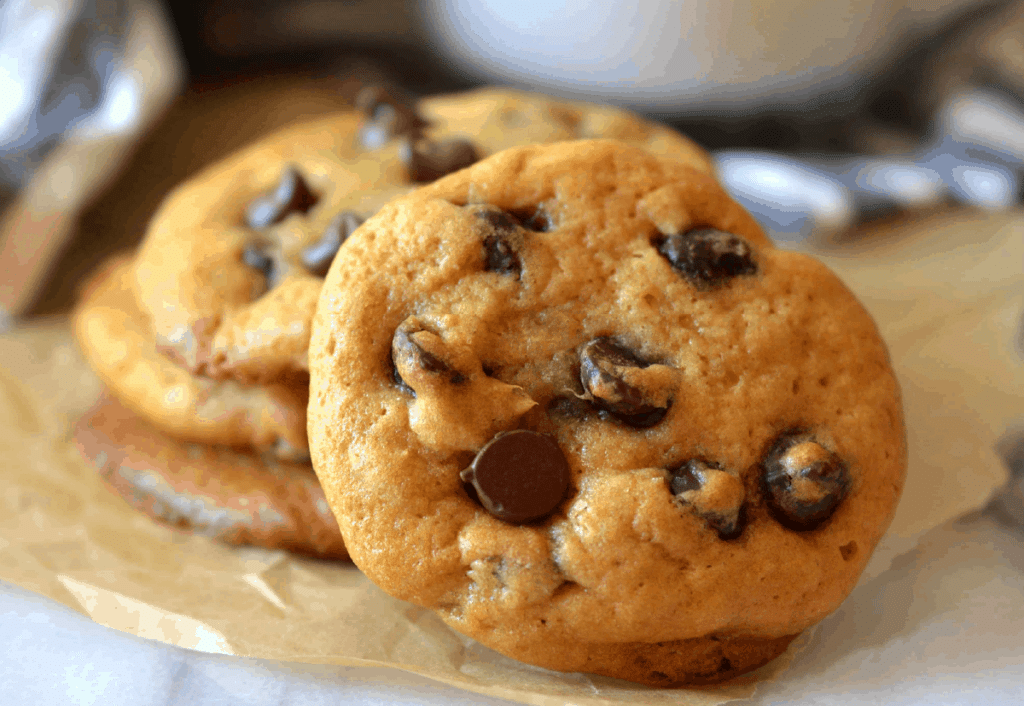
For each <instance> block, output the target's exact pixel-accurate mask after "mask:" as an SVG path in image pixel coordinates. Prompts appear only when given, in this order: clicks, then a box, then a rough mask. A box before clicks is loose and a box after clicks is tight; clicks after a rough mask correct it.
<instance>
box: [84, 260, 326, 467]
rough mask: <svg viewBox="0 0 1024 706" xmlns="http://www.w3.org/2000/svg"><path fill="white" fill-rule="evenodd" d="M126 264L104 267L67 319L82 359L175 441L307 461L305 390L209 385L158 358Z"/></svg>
mask: <svg viewBox="0 0 1024 706" xmlns="http://www.w3.org/2000/svg"><path fill="white" fill-rule="evenodd" d="M131 267H132V260H131V259H130V258H129V257H126V256H122V257H119V258H115V259H114V260H112V261H110V262H108V263H107V264H106V265H105V266H104V267H103V268H102V270H101V271H100V272H98V273H96V274H95V275H94V276H93V277H92V279H91V281H90V282H89V283H88V284H87V286H86V287H85V288H84V289H83V291H82V294H81V297H80V299H79V303H78V306H77V308H76V309H75V312H74V316H73V325H74V331H75V337H76V339H77V340H78V343H79V347H80V348H81V349H82V353H83V354H84V356H85V359H86V361H87V362H88V363H89V366H90V367H91V368H92V369H93V371H95V372H96V374H97V375H98V376H99V378H100V379H101V380H102V381H103V382H104V383H105V384H106V385H107V387H108V388H110V390H112V391H113V393H114V395H115V396H116V397H117V398H118V399H120V400H122V401H123V402H124V403H125V404H126V405H127V406H128V407H129V408H130V409H131V410H132V411H133V412H135V413H136V414H139V415H141V416H143V417H144V418H145V419H147V420H148V421H150V422H151V423H152V424H153V425H154V426H156V427H157V428H159V429H160V430H162V431H164V432H166V433H167V434H169V435H171V436H172V437H174V438H176V439H181V440H185V441H195V442H202V443H208V444H225V445H231V446H249V445H255V446H261V447H271V448H275V449H276V450H277V452H278V455H279V456H281V457H283V458H291V459H293V460H303V459H306V458H308V456H307V451H306V449H307V443H306V429H305V421H306V417H305V414H304V410H305V405H306V403H307V399H308V388H307V387H305V386H300V385H287V384H281V383H277V384H273V385H264V386H259V387H257V386H245V385H242V384H240V383H238V382H236V381H234V380H213V379H210V378H206V377H203V376H198V375H193V374H191V373H190V372H189V371H188V370H186V369H185V368H183V367H182V366H180V365H177V364H176V363H175V362H174V361H172V360H171V359H170V358H168V357H167V356H165V355H162V354H161V353H160V351H158V350H157V347H156V337H155V335H154V333H153V327H152V323H151V321H150V319H149V317H148V316H147V315H146V313H145V312H143V311H142V310H141V308H140V307H139V305H138V303H137V301H136V298H135V290H134V287H133V284H134V277H133V272H132V269H131Z"/></svg>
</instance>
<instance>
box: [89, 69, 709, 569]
mask: <svg viewBox="0 0 1024 706" xmlns="http://www.w3.org/2000/svg"><path fill="white" fill-rule="evenodd" d="M359 104H360V105H359V108H360V110H356V111H351V112H347V113H341V114H337V115H332V116H329V117H326V118H320V119H317V120H313V121H310V122H306V123H302V124H299V125H295V126H292V127H289V128H286V129H284V130H281V131H279V132H277V133H275V134H273V135H271V136H269V137H267V138H266V139H264V140H262V141H261V142H259V143H257V144H255V145H253V146H252V147H251V148H248V149H246V150H243V151H242V152H240V153H238V154H236V155H234V156H232V157H230V158H228V159H226V160H223V161H221V162H219V163H217V164H215V165H213V166H211V167H209V168H207V169H205V170H204V171H203V172H201V173H200V174H199V175H197V176H196V177H195V178H193V179H192V180H190V181H189V182H187V183H185V184H183V185H182V186H180V187H179V188H178V189H176V190H175V191H174V192H173V193H172V194H170V196H169V197H168V198H167V200H166V201H165V202H164V204H163V206H162V207H161V209H160V210H159V211H158V213H157V214H156V216H155V217H154V219H153V221H152V223H151V225H150V227H149V229H148V232H147V233H146V236H145V239H144V241H143V243H142V244H141V246H140V248H139V250H138V252H137V253H135V254H134V256H132V257H130V258H127V257H126V258H123V259H120V260H117V261H115V262H112V263H109V264H108V266H107V267H105V268H104V270H103V271H102V272H100V273H98V274H97V276H96V277H95V278H94V280H93V281H92V282H91V283H90V285H89V286H88V287H87V288H86V289H85V292H84V295H83V298H82V301H81V303H80V305H79V307H78V308H77V310H76V313H75V317H74V323H75V331H76V335H77V338H78V340H79V342H80V344H81V348H82V350H83V351H84V353H85V356H86V358H87V360H88V362H89V363H90V365H91V366H92V368H93V369H94V370H95V371H96V372H97V374H98V375H99V376H100V378H101V379H102V380H103V381H104V383H105V384H106V385H107V387H108V389H109V395H108V397H107V398H105V399H104V400H103V401H101V402H100V404H98V405H97V407H96V408H95V409H94V410H93V411H92V412H91V413H90V414H89V415H87V416H86V417H85V418H83V419H82V420H81V422H80V423H79V424H78V427H77V430H76V438H77V440H78V443H79V446H80V448H81V449H82V450H83V452H84V453H85V455H86V456H87V457H88V458H89V459H90V460H92V461H94V462H95V463H96V464H97V465H98V466H99V468H100V469H101V472H102V473H103V475H104V478H106V480H107V481H108V482H109V483H110V484H111V485H112V487H114V488H115V489H116V490H117V491H118V492H119V493H120V494H121V495H122V496H123V497H125V499H126V500H128V501H129V502H131V503H132V504H134V505H135V506H137V507H139V508H140V509H142V510H144V511H146V512H148V513H150V514H151V515H153V516H154V517H156V518H157V519H160V520H162V521H165V522H168V523H171V524H173V525H176V526H179V527H182V528H187V529H191V530H193V531H198V532H202V533H205V534H209V535H211V536H214V537H217V538H219V539H221V540H224V541H228V542H234V543H254V544H260V545H264V546H271V547H283V548H287V549H291V550H294V551H299V552H304V553H309V554H313V555H317V556H324V557H343V556H345V555H346V549H345V545H344V542H343V541H342V538H341V535H340V534H339V531H338V527H337V523H336V522H335V519H334V517H333V515H332V513H331V510H330V508H328V506H327V504H326V502H325V501H324V497H323V493H322V490H321V489H320V485H319V484H318V482H317V480H316V477H315V476H314V474H313V470H312V468H311V466H310V463H309V450H308V441H307V436H306V407H307V402H308V398H309V364H308V360H309V356H308V343H309V339H310V333H311V321H312V317H313V311H314V308H315V306H316V302H317V299H318V297H319V294H320V288H321V285H322V282H323V279H322V278H323V275H324V273H325V272H326V271H327V269H328V267H329V266H330V264H331V262H332V260H333V258H334V256H335V253H336V252H338V250H339V248H342V245H343V243H345V241H346V238H347V237H348V236H349V235H350V234H351V232H352V231H353V230H355V229H356V228H357V226H358V225H359V224H360V223H361V222H362V221H363V220H364V219H365V218H366V217H367V216H369V215H371V214H372V213H374V212H375V211H376V210H378V209H379V208H380V207H381V206H383V205H384V204H385V203H387V202H389V201H390V200H391V199H393V198H394V197H396V196H400V195H402V194H405V193H407V192H409V191H411V190H413V189H415V188H416V187H417V186H419V185H421V184H424V183H427V182H429V181H432V180H434V179H437V178H438V177H440V176H442V175H444V174H446V173H448V172H452V171H456V170H458V169H461V168H463V167H466V166H469V165H470V164H472V163H474V162H475V161H477V160H478V159H480V158H482V157H486V156H487V155H489V154H492V153H495V152H498V151H500V150H503V149H505V148H508V147H511V146H514V145H522V144H529V143H535V142H552V141H558V140H567V139H579V138H589V137H613V138H616V139H621V140H624V141H627V142H631V143H634V144H637V145H640V146H642V147H643V148H644V149H646V150H649V151H651V152H657V153H665V154H675V155H679V156H680V158H683V159H686V160H689V161H690V163H691V164H693V165H695V166H696V168H697V169H699V170H701V171H703V172H706V173H710V171H711V167H710V164H709V162H708V160H707V158H706V156H705V155H704V154H703V152H702V151H701V150H700V149H699V148H698V147H696V146H695V145H694V144H693V143H692V142H690V141H689V140H687V139H685V138H683V137H681V136H680V135H678V134H676V133H674V132H673V131H671V130H669V129H667V128H664V127H661V126H657V125H654V124H651V123H648V122H645V121H643V120H641V119H639V118H637V117H636V116H633V115H631V114H629V113H626V112H624V111H621V110H617V109H614V108H608V107H602V106H593V105H589V104H582V103H572V102H564V101H556V100H552V99H548V98H545V97H542V96H536V95H531V94H524V93H516V92H511V91H498V90H481V91H474V92H470V93H466V94H462V95H457V96H447V97H438V98H431V99H427V100H423V101H421V102H419V103H418V104H417V105H415V106H413V105H411V104H410V103H409V102H407V101H404V100H401V99H398V98H396V97H395V96H394V95H391V94H388V93H387V92H384V91H380V90H374V89H368V90H366V91H364V92H363V94H361V96H360V100H359ZM186 148H191V147H190V146H186ZM371 266H372V265H371Z"/></svg>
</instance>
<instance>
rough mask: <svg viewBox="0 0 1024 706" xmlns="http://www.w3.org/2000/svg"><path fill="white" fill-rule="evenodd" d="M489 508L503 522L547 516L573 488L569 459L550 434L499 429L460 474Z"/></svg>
mask: <svg viewBox="0 0 1024 706" xmlns="http://www.w3.org/2000/svg"><path fill="white" fill-rule="evenodd" d="M461 478H462V480H463V481H465V482H467V483H470V484H472V487H473V489H474V490H475V491H476V495H477V499H478V500H479V501H480V504H481V505H483V506H484V509H486V510H487V511H488V512H489V513H491V514H492V515H494V516H495V517H497V518H498V519H499V520H504V521H505V522H514V523H525V522H530V521H531V520H537V519H540V518H542V517H546V516H547V515H549V514H551V512H552V511H553V510H554V509H555V508H556V507H558V505H559V503H561V502H562V498H563V497H565V491H566V490H567V489H568V487H569V463H568V462H567V461H566V459H565V455H564V454H563V453H562V450H561V449H560V448H558V444H557V443H556V442H555V440H554V439H552V438H551V437H550V436H545V435H544V434H538V433H537V432H534V431H527V430H524V429H519V430H516V431H508V432H501V433H499V434H497V435H496V436H495V437H494V438H493V439H491V440H490V441H489V442H487V444H486V445H485V446H484V447H483V448H482V449H480V451H479V452H478V453H477V455H476V458H475V459H473V463H472V465H470V467H469V468H467V469H465V470H464V471H462V473H461Z"/></svg>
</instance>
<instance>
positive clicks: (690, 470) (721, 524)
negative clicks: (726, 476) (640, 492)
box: [669, 458, 743, 539]
mask: <svg viewBox="0 0 1024 706" xmlns="http://www.w3.org/2000/svg"><path fill="white" fill-rule="evenodd" d="M713 473H723V471H722V470H721V466H719V465H718V464H717V463H714V462H711V461H705V460H703V459H699V458H694V459H690V460H689V461H686V462H685V463H683V464H682V465H681V466H679V467H678V468H674V469H672V470H670V471H669V488H670V489H671V491H672V494H673V495H675V496H676V497H677V498H680V500H681V501H682V502H684V503H686V502H687V501H686V500H685V499H684V498H682V497H681V496H682V495H683V493H687V492H691V491H694V492H695V493H698V494H699V493H701V492H702V491H705V489H706V487H707V485H708V483H709V476H710V475H711V474H713ZM733 482H734V483H735V484H736V486H737V487H739V485H740V483H739V481H738V480H737V481H733ZM687 504H689V503H687ZM694 505H695V507H694V509H695V510H697V514H698V515H700V517H701V518H702V519H703V520H704V521H705V522H707V524H708V526H709V527H711V529H713V530H715V531H716V532H718V536H719V537H720V538H722V539H735V538H736V537H738V536H739V535H740V533H741V532H742V531H743V506H742V504H740V505H737V506H735V507H723V508H721V509H720V510H719V511H711V510H708V509H703V510H701V509H697V507H698V506H700V503H694Z"/></svg>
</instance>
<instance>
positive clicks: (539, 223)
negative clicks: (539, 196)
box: [521, 206, 555, 233]
mask: <svg viewBox="0 0 1024 706" xmlns="http://www.w3.org/2000/svg"><path fill="white" fill-rule="evenodd" d="M521 220H522V222H523V226H524V227H526V228H529V229H530V230H534V231H537V232H538V233H547V232H548V231H551V230H554V227H555V223H554V221H553V220H552V219H551V214H550V213H548V211H547V209H546V208H544V207H543V206H538V207H537V209H536V210H535V211H534V212H533V213H531V214H529V215H528V216H525V217H523V218H522V219H521Z"/></svg>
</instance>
